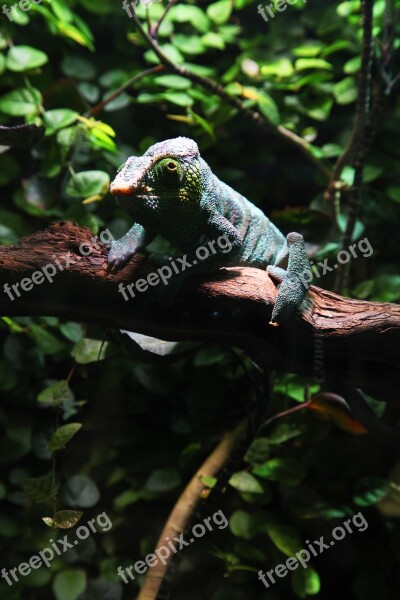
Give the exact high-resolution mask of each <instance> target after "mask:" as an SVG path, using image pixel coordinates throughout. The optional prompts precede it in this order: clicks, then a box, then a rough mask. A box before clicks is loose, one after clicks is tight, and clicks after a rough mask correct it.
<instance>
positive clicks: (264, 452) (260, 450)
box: [244, 438, 271, 465]
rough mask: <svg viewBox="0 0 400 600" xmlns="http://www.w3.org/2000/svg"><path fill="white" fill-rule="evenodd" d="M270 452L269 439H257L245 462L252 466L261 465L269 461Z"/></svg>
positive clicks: (248, 451) (246, 455)
mask: <svg viewBox="0 0 400 600" xmlns="http://www.w3.org/2000/svg"><path fill="white" fill-rule="evenodd" d="M270 452H271V447H270V444H269V440H268V439H267V438H257V439H256V440H254V441H253V443H252V444H251V446H250V448H249V449H248V450H247V452H246V454H245V457H244V460H245V461H246V462H248V463H250V464H252V465H256V464H260V463H263V462H265V461H266V460H267V458H268V457H269V455H270Z"/></svg>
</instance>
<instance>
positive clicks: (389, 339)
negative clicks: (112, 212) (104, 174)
mask: <svg viewBox="0 0 400 600" xmlns="http://www.w3.org/2000/svg"><path fill="white" fill-rule="evenodd" d="M92 237H93V234H92V232H91V231H90V230H89V229H86V228H81V227H78V226H77V225H75V224H73V223H69V222H60V223H56V224H53V225H51V226H50V227H49V228H48V229H46V230H44V231H40V232H37V233H35V234H33V235H31V236H28V237H25V238H23V239H22V240H21V241H20V243H19V244H18V245H16V246H7V247H5V246H3V247H0V307H1V313H2V314H3V315H8V316H10V317H12V316H38V315H42V316H44V315H53V316H58V317H62V318H68V319H73V320H76V321H79V322H86V323H95V324H97V325H100V326H104V327H115V328H121V329H125V330H131V331H136V332H138V333H143V334H146V335H151V336H154V337H158V338H162V339H165V340H177V341H178V340H193V341H197V340H201V341H210V342H220V343H226V344H229V345H234V346H236V347H238V348H242V349H244V350H245V351H246V352H248V353H249V354H250V356H252V358H253V359H254V360H255V361H256V362H257V363H258V364H260V365H261V366H262V367H264V368H270V369H275V370H279V371H284V372H289V373H297V374H302V375H307V376H312V375H313V372H314V367H315V356H314V355H315V341H316V339H317V338H318V364H319V365H320V362H321V358H320V352H321V341H322V344H323V360H324V371H325V373H326V375H327V377H329V378H331V377H335V378H339V380H340V381H343V382H345V383H349V384H351V385H354V386H356V387H362V388H363V389H364V390H365V391H366V392H367V393H371V394H372V395H376V394H378V397H379V396H381V397H382V394H383V395H385V394H386V395H387V394H390V396H391V395H392V394H393V389H397V386H400V368H399V367H400V352H399V348H400V306H399V305H396V304H389V303H378V302H367V301H361V300H353V299H349V298H344V297H342V296H339V295H337V294H334V293H333V292H329V291H326V290H323V289H321V288H317V287H314V286H311V289H310V292H309V294H307V298H306V300H305V302H304V308H303V310H302V312H301V314H300V313H298V314H297V315H296V316H295V317H294V318H292V319H291V320H290V321H289V322H288V323H287V324H285V325H282V326H280V327H271V326H270V325H269V324H268V323H269V321H270V318H271V313H272V307H273V304H274V302H275V298H276V295H277V290H276V287H275V285H274V284H273V282H272V281H271V280H270V278H269V276H268V275H267V273H266V272H265V271H262V270H260V269H255V268H249V267H246V268H244V267H231V268H225V269H220V270H219V271H218V272H216V273H212V274H208V275H205V276H203V275H202V276H196V277H191V278H190V279H188V280H187V281H186V282H185V285H184V287H183V289H182V290H181V292H180V293H179V295H178V296H177V298H176V300H175V302H174V303H173V305H172V306H170V307H163V306H160V304H159V301H158V286H157V287H154V288H149V290H148V291H146V292H143V293H141V294H140V293H138V292H137V291H136V296H135V298H133V299H129V300H128V301H125V300H124V298H123V296H122V294H121V293H120V292H119V291H118V286H119V284H120V283H123V284H124V285H125V286H127V285H129V284H130V283H132V282H134V281H136V280H137V279H138V278H142V277H146V276H147V274H149V273H150V272H152V271H156V266H154V265H152V263H151V262H150V261H145V258H144V257H143V256H142V255H137V256H136V257H135V258H134V259H133V260H132V261H131V262H130V263H129V264H127V265H126V266H125V267H124V268H123V269H121V270H120V271H116V272H112V271H110V270H109V269H108V267H107V260H106V259H107V248H106V247H105V246H99V247H98V248H96V247H95V246H93V252H92V253H91V254H90V255H89V256H82V254H81V253H80V251H79V247H80V245H81V244H82V243H88V244H90V245H92V242H91V238H92ZM57 261H58V262H59V264H60V265H61V266H62V267H63V270H62V271H61V270H57V274H56V275H55V277H54V281H53V283H51V284H50V283H48V282H47V281H46V282H44V283H42V284H41V285H33V287H32V289H31V290H30V291H22V292H21V291H20V297H17V296H16V294H14V296H15V297H14V300H11V299H10V298H9V296H8V295H7V294H6V292H5V291H4V285H5V284H8V285H9V286H11V285H12V284H16V283H19V284H20V287H19V288H18V289H19V290H21V280H22V279H24V278H31V277H32V274H33V272H35V271H40V270H41V269H43V267H45V266H46V265H48V264H50V263H52V264H57ZM67 262H69V265H67V264H66V263H67ZM384 399H386V398H384Z"/></svg>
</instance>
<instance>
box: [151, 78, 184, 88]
mask: <svg viewBox="0 0 400 600" xmlns="http://www.w3.org/2000/svg"><path fill="white" fill-rule="evenodd" d="M154 83H157V84H158V85H161V86H163V87H167V88H173V89H175V90H187V89H188V88H190V87H191V86H192V84H191V82H190V81H189V79H186V77H181V76H180V75H159V76H158V77H156V78H155V79H154Z"/></svg>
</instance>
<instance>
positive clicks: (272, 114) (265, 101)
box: [258, 92, 280, 125]
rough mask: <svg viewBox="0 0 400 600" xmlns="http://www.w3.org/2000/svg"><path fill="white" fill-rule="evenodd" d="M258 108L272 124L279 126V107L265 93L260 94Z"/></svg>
mask: <svg viewBox="0 0 400 600" xmlns="http://www.w3.org/2000/svg"><path fill="white" fill-rule="evenodd" d="M258 108H259V109H260V112H261V113H262V114H263V115H264V117H266V118H267V119H268V121H269V122H270V123H272V124H273V125H279V122H280V116H279V110H278V107H277V105H276V104H275V102H274V101H273V100H272V98H271V97H270V96H269V95H268V94H266V93H265V92H262V93H260V94H259V100H258Z"/></svg>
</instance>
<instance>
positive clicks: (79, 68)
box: [61, 54, 96, 81]
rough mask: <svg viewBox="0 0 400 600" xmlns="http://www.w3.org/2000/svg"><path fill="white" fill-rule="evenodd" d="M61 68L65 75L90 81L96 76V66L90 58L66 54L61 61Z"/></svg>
mask: <svg viewBox="0 0 400 600" xmlns="http://www.w3.org/2000/svg"><path fill="white" fill-rule="evenodd" d="M61 70H62V71H63V73H64V74H65V75H67V77H73V78H75V79H80V80H83V81H91V80H92V79H94V78H95V77H96V67H95V65H94V64H93V62H91V61H90V60H87V59H86V58H82V57H81V56H75V55H71V54H67V56H66V57H65V58H63V60H62V62H61Z"/></svg>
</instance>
